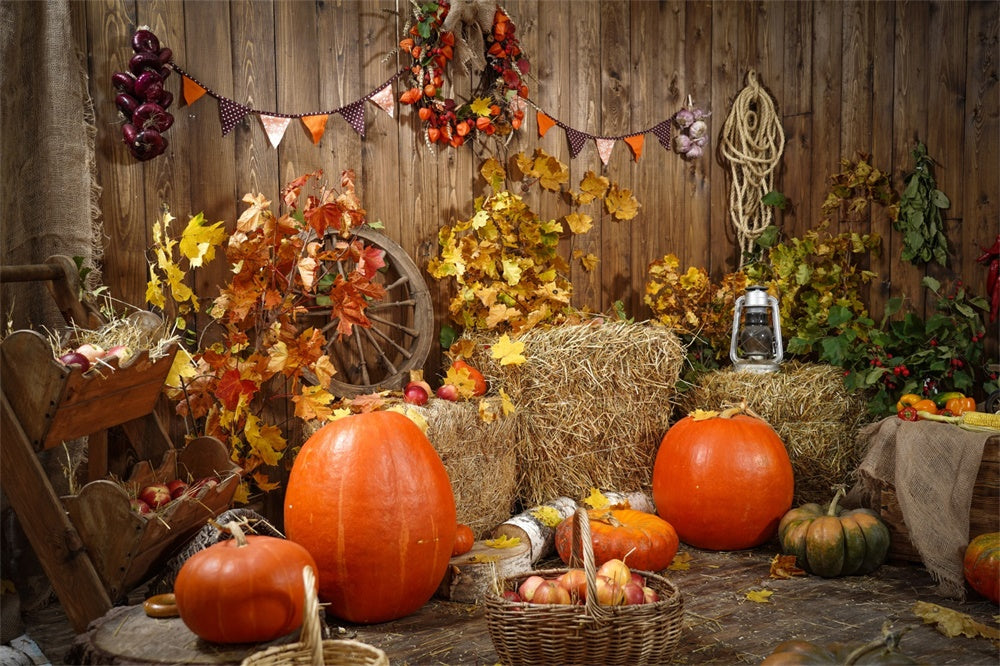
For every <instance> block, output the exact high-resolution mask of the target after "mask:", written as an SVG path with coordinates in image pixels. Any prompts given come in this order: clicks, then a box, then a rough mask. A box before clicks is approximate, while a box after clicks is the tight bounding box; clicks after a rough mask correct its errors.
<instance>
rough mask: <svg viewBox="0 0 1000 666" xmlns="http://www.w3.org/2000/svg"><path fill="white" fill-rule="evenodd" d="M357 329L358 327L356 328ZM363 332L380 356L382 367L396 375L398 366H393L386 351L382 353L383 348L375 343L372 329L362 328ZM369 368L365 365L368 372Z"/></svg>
mask: <svg viewBox="0 0 1000 666" xmlns="http://www.w3.org/2000/svg"><path fill="white" fill-rule="evenodd" d="M355 328H358V327H357V326H355ZM361 332H362V333H363V334H364V335H365V337H367V338H368V342H369V343H371V346H372V347H374V348H375V351H376V353H377V354H378V360H379V361H380V362H381V363H382V366H383V367H385V368H387V369H388V370H389V374H396V366H395V365H393V364H392V361H390V360H389V357H388V356H386V355H385V352H384V351H382V347H381V346H379V344H378V342H376V341H375V338H374V337H373V336H372V333H371V329H368V328H362V329H361ZM362 361H363V360H362ZM367 368H368V364H367V363H365V369H366V370H367Z"/></svg>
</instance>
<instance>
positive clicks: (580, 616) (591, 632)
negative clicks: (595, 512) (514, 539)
mask: <svg viewBox="0 0 1000 666" xmlns="http://www.w3.org/2000/svg"><path fill="white" fill-rule="evenodd" d="M574 523H575V524H574V530H573V543H574V551H575V552H579V550H577V548H576V547H577V546H580V545H582V548H581V550H582V551H583V568H584V571H585V572H586V575H587V598H586V600H585V602H584V604H583V605H569V606H564V605H547V604H546V605H543V604H530V603H525V602H515V601H508V600H507V599H505V598H504V597H503V593H504V592H505V591H509V590H516V589H517V588H518V586H520V584H521V583H522V582H523V581H524V579H526V578H527V577H528V576H532V575H539V576H542V577H545V578H553V577H555V576H558V575H560V574H563V573H565V572H566V571H568V569H544V570H539V571H530V572H526V573H523V574H521V575H519V576H514V577H510V578H504V579H500V580H497V581H496V585H495V586H494V589H492V590H490V591H488V592H487V594H486V596H485V598H484V603H485V607H486V626H487V629H488V630H489V633H490V638H491V639H492V641H493V646H494V648H495V649H496V651H497V655H498V656H499V657H500V661H501V662H502V663H503V664H505V666H516V665H518V664H602V666H611V665H614V664H621V665H622V666H635V665H636V664H663V663H667V662H669V661H670V659H671V656H672V655H673V652H674V649H675V648H676V646H677V643H678V642H679V640H680V634H681V623H682V622H683V619H684V602H683V598H682V596H681V593H680V591H679V590H678V589H677V587H676V586H675V585H674V584H673V583H671V582H670V581H669V580H667V579H666V578H663V577H662V576H658V575H656V574H654V573H650V572H645V571H640V572H639V573H640V574H642V575H643V576H645V577H646V585H647V586H649V587H651V588H653V589H654V590H656V592H657V594H659V597H660V600H659V601H656V602H653V603H649V604H636V605H630V606H601V605H599V604H598V603H597V594H596V591H595V589H596V586H595V581H596V567H595V565H594V549H593V544H592V542H591V540H590V522H589V518H588V516H587V512H586V511H584V510H583V509H577V511H576V520H575V521H574ZM570 563H571V564H575V563H576V559H575V558H574V559H571V560H570Z"/></svg>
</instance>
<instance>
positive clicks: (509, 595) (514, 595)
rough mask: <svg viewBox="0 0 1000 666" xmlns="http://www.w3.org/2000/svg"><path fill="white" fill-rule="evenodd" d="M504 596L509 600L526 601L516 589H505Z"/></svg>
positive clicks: (515, 601)
mask: <svg viewBox="0 0 1000 666" xmlns="http://www.w3.org/2000/svg"><path fill="white" fill-rule="evenodd" d="M503 598H504V599H506V600H507V601H513V602H514V603H521V602H522V601H524V599H522V598H521V595H520V594H518V593H517V592H515V591H514V590H504V592H503Z"/></svg>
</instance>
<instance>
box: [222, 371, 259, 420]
mask: <svg viewBox="0 0 1000 666" xmlns="http://www.w3.org/2000/svg"><path fill="white" fill-rule="evenodd" d="M256 392H257V385H256V384H254V383H253V382H251V381H248V380H245V379H242V378H241V377H240V371H239V370H227V371H226V372H225V373H223V375H222V377H220V378H219V384H218V386H216V387H215V397H217V398H218V399H219V402H221V403H222V406H223V407H225V408H226V409H228V410H229V411H234V410H235V409H236V407H237V406H238V405H239V404H240V397H242V396H246V398H247V400H248V401H249V400H250V399H251V398H253V396H254V394H255V393H256Z"/></svg>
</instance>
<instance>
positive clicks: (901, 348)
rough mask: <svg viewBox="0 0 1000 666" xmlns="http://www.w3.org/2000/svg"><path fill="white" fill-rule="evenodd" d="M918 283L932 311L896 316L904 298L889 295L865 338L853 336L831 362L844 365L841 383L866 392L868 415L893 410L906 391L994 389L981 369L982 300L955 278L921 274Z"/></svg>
mask: <svg viewBox="0 0 1000 666" xmlns="http://www.w3.org/2000/svg"><path fill="white" fill-rule="evenodd" d="M922 284H923V286H924V287H925V288H927V289H928V290H929V291H930V292H931V294H932V295H933V299H934V313H933V314H931V315H930V316H929V317H927V319H924V318H922V317H920V316H919V315H918V314H916V313H914V312H906V313H904V314H902V316H896V315H897V314H899V313H900V312H901V311H902V308H903V305H904V299H903V298H901V297H896V298H893V299H891V300H890V301H889V303H888V304H887V306H886V310H885V314H884V316H883V318H882V321H881V322H880V324H879V325H878V326H877V327H874V328H872V330H871V331H870V334H869V336H868V340H867V341H866V342H864V343H860V342H858V341H857V340H855V342H854V343H853V344H851V345H847V346H845V347H844V348H842V349H841V353H842V356H841V358H840V359H839V360H840V362H839V363H837V365H841V366H843V367H844V368H845V372H844V382H845V384H846V386H847V388H848V389H851V390H864V391H868V392H869V393H870V394H871V396H870V398H869V411H870V412H871V413H872V414H875V415H886V414H889V413H892V412H895V404H896V401H897V399H898V398H899V396H900V395H903V394H906V393H916V394H924V395H932V394H933V393H936V392H939V391H953V390H954V391H961V392H963V393H965V394H966V395H975V394H976V393H977V392H979V391H982V392H983V393H984V394H988V393H990V392H991V391H995V390H997V387H998V384H997V380H996V376H995V375H987V374H986V370H985V365H986V363H985V346H984V344H983V339H984V337H985V335H986V325H985V323H984V316H983V313H985V312H987V311H988V307H989V306H988V304H987V302H986V299H985V298H982V297H980V296H975V295H974V294H971V293H970V292H969V291H968V290H967V289H966V288H965V287H964V286H963V285H962V284H961V282H955V283H953V284H951V285H949V286H947V288H944V287H942V285H941V283H940V282H939V281H938V280H936V279H934V278H932V277H925V278H924V279H923V283H922ZM840 314H841V315H843V316H848V315H847V313H840ZM980 397H983V396H980Z"/></svg>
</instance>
